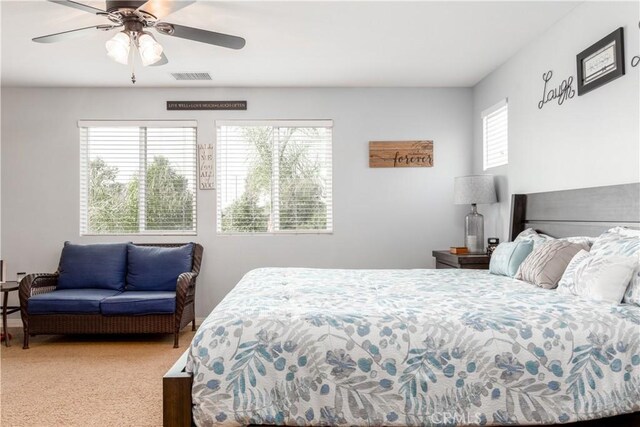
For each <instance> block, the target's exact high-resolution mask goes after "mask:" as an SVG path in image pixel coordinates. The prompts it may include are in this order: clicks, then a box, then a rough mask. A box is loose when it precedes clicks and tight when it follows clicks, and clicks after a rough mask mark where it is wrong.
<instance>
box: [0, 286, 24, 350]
mask: <svg viewBox="0 0 640 427" xmlns="http://www.w3.org/2000/svg"><path fill="white" fill-rule="evenodd" d="M19 287H20V286H19V283H18V282H16V281H13V282H5V283H2V284H0V292H2V331H3V332H2V339H4V345H6V346H7V347H10V346H11V343H10V342H9V341H10V340H11V335H10V334H9V331H8V330H7V315H9V314H11V313H15V312H17V311H20V307H17V306H15V305H8V304H9V292H13V291H17V290H18V288H19Z"/></svg>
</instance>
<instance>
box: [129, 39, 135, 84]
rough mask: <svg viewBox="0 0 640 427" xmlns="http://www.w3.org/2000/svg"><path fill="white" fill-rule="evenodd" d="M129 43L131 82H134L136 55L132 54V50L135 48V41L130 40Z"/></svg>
mask: <svg viewBox="0 0 640 427" xmlns="http://www.w3.org/2000/svg"><path fill="white" fill-rule="evenodd" d="M131 45H132V46H133V49H130V50H129V63H130V64H131V84H136V56H135V55H134V54H133V51H134V50H136V49H137V47H136V43H135V42H134V40H133V39H132V40H131Z"/></svg>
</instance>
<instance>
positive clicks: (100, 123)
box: [77, 120, 199, 237]
mask: <svg viewBox="0 0 640 427" xmlns="http://www.w3.org/2000/svg"><path fill="white" fill-rule="evenodd" d="M77 125H78V133H79V137H80V168H79V180H78V181H79V183H80V198H79V205H80V206H79V213H80V218H79V219H80V221H79V235H80V236H81V237H84V236H87V237H99V236H107V237H109V236H112V237H113V236H119V237H120V236H197V235H198V179H199V178H198V122H197V121H196V120H78V123H77ZM91 127H103V128H106V127H138V128H140V130H142V129H144V134H145V136H144V144H139V146H138V149H139V152H140V155H141V156H142V154H143V153H144V154H145V158H146V153H147V144H148V140H147V132H146V129H147V128H150V127H151V128H176V127H186V128H193V130H194V140H193V143H194V160H193V161H194V163H193V164H194V168H195V177H194V180H195V181H194V187H193V189H194V191H193V230H189V231H179V230H152V231H149V230H146V229H145V230H142V231H141V230H140V229H138V231H137V232H133V233H125V232H111V233H95V232H89V231H88V229H89V223H88V221H89V219H88V217H89V174H87V176H86V179H83V177H82V174H83V168H86V167H87V166H88V165H87V162H88V160H89V159H88V153H87V149H88V145H89V144H88V141H86V142H85V141H83V135H82V132H83V128H91ZM146 169H147V162H145V163H144V165H143V166H141V169H140V170H139V171H138V172H139V175H142V176H146V173H144V172H146ZM145 187H146V179H145V180H142V181H141V184H140V188H139V191H138V194H140V195H141V200H142V203H145V202H144V198H145V194H144V188H145ZM83 200H84V201H85V202H84V209H83ZM140 203H141V202H140V201H139V205H140ZM138 215H139V218H145V212H144V210H140V212H139V214H138ZM83 220H84V221H85V222H86V227H87V231H83V229H82V227H83Z"/></svg>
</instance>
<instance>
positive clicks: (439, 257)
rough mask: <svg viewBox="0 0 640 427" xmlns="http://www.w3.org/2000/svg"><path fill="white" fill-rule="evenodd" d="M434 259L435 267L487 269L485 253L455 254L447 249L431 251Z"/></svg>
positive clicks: (487, 261) (487, 262) (487, 260)
mask: <svg viewBox="0 0 640 427" xmlns="http://www.w3.org/2000/svg"><path fill="white" fill-rule="evenodd" d="M432 255H433V256H434V257H435V259H436V268H474V269H477V270H488V269H489V256H488V255H486V254H478V255H473V254H465V255H455V254H452V253H450V252H449V251H433V252H432Z"/></svg>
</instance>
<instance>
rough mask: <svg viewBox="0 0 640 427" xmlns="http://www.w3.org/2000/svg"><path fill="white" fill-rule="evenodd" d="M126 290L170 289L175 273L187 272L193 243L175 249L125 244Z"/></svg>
mask: <svg viewBox="0 0 640 427" xmlns="http://www.w3.org/2000/svg"><path fill="white" fill-rule="evenodd" d="M128 250H129V267H128V271H127V291H174V292H175V290H176V282H177V280H178V276H179V275H180V274H182V273H187V272H190V271H191V264H192V255H193V243H189V244H187V245H184V246H178V247H175V248H163V247H157V246H136V245H133V244H129V248H128Z"/></svg>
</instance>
